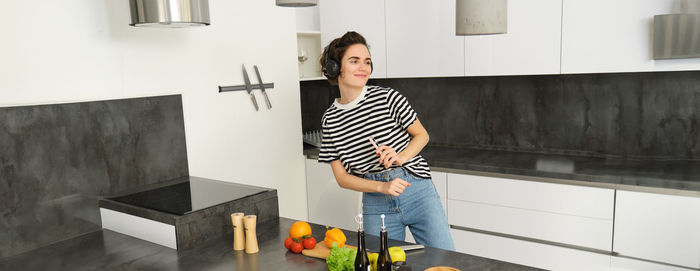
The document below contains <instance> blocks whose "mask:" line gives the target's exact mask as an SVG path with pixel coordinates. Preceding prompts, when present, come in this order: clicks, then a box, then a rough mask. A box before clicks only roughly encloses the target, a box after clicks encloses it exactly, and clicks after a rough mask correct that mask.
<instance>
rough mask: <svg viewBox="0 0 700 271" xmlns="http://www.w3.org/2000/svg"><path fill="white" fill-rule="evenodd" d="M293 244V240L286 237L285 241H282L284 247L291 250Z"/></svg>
mask: <svg viewBox="0 0 700 271" xmlns="http://www.w3.org/2000/svg"><path fill="white" fill-rule="evenodd" d="M293 242H294V240H292V237H287V239H284V247H286V248H287V249H291V247H292V243H293Z"/></svg>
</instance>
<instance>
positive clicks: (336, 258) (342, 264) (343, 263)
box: [326, 245, 357, 271]
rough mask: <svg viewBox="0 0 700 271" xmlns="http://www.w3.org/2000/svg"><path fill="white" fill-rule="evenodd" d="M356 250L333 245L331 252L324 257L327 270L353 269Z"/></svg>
mask: <svg viewBox="0 0 700 271" xmlns="http://www.w3.org/2000/svg"><path fill="white" fill-rule="evenodd" d="M356 254H357V251H356V250H354V249H351V248H346V247H337V246H335V245H334V246H333V247H332V248H331V253H330V255H328V258H326V264H328V270H329V271H353V270H355V255H356Z"/></svg>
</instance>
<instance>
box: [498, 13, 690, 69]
mask: <svg viewBox="0 0 700 271" xmlns="http://www.w3.org/2000/svg"><path fill="white" fill-rule="evenodd" d="M512 2H514V1H512ZM677 2H678V1H672V0H616V1H606V0H564V4H563V9H562V10H563V12H562V13H563V16H562V17H563V19H562V49H561V50H562V52H561V72H562V73H603V72H638V71H669V70H699V69H700V59H698V58H695V59H680V60H654V59H653V51H652V44H653V39H652V37H653V24H654V23H653V22H654V15H661V14H670V13H678V12H679V10H677V9H674V6H677V5H676V4H677ZM509 26H510V24H509Z"/></svg>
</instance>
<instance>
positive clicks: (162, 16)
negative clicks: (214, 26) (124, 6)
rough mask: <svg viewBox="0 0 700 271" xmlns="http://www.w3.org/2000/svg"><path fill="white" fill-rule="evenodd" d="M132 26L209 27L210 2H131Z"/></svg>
mask: <svg viewBox="0 0 700 271" xmlns="http://www.w3.org/2000/svg"><path fill="white" fill-rule="evenodd" d="M129 5H130V6H131V24H129V25H131V26H146V27H175V28H179V27H192V26H206V25H209V1H208V0H129Z"/></svg>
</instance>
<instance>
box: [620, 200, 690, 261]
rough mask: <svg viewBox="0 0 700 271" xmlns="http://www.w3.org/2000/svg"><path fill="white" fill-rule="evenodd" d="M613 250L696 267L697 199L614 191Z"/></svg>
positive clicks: (623, 254)
mask: <svg viewBox="0 0 700 271" xmlns="http://www.w3.org/2000/svg"><path fill="white" fill-rule="evenodd" d="M613 250H614V251H615V252H617V253H619V254H620V255H622V256H628V257H635V258H641V259H648V260H652V261H657V262H663V263H670V264H676V265H681V266H687V267H691V268H698V267H700V198H694V197H683V196H671V195H661V194H651V193H642V192H631V191H618V192H617V201H616V211H615V242H614V248H613Z"/></svg>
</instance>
